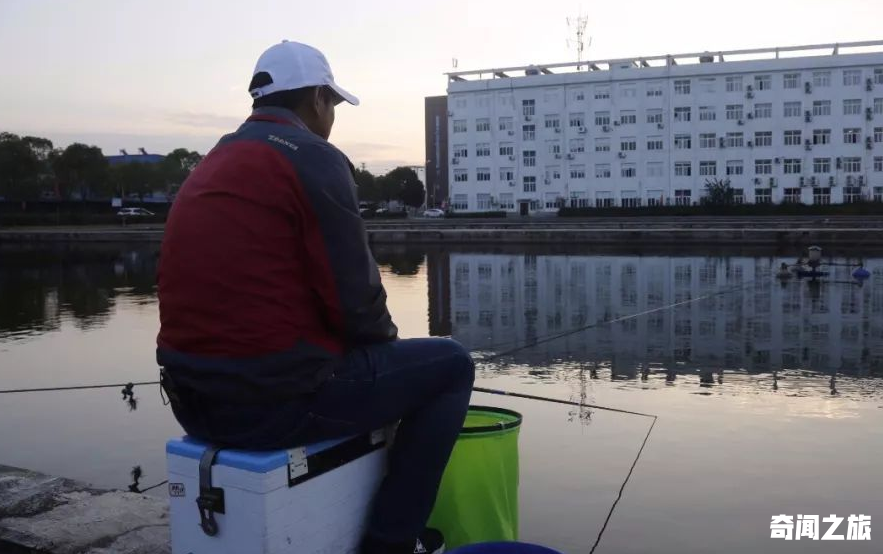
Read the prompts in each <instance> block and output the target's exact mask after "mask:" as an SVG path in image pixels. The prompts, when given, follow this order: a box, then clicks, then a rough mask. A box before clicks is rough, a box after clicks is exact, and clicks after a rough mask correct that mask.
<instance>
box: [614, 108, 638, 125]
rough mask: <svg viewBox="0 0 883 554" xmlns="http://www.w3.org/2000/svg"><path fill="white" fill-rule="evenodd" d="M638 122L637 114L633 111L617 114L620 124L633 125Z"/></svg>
mask: <svg viewBox="0 0 883 554" xmlns="http://www.w3.org/2000/svg"><path fill="white" fill-rule="evenodd" d="M637 122H638V115H637V113H636V112H633V111H625V112H621V113H620V114H619V123H620V124H622V125H634V124H635V123H637Z"/></svg>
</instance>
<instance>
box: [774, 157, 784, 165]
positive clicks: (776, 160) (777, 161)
mask: <svg viewBox="0 0 883 554" xmlns="http://www.w3.org/2000/svg"><path fill="white" fill-rule="evenodd" d="M781 162H782V160H781V159H780V158H773V163H775V164H777V163H781Z"/></svg>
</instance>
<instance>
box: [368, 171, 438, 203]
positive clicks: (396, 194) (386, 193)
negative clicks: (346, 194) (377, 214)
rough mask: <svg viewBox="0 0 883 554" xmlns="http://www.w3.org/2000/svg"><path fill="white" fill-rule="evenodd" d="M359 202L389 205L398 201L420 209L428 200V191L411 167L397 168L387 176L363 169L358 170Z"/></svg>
mask: <svg viewBox="0 0 883 554" xmlns="http://www.w3.org/2000/svg"><path fill="white" fill-rule="evenodd" d="M355 179H356V186H357V187H358V195H359V200H360V201H362V202H369V203H377V204H379V203H383V202H385V203H387V204H389V202H391V201H393V200H397V201H399V202H401V203H403V204H404V205H406V206H411V207H413V208H419V207H420V206H422V205H423V201H424V200H425V199H426V189H424V187H423V183H422V182H421V181H420V179H419V178H418V177H417V172H416V171H414V170H413V169H412V168H410V167H397V168H395V169H393V170H392V171H390V172H389V173H386V174H385V175H374V174H372V173H371V172H370V171H368V170H366V169H364V168H362V169H357V170H356V175H355Z"/></svg>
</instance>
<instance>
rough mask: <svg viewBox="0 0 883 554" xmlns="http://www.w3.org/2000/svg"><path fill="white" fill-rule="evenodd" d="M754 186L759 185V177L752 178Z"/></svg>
mask: <svg viewBox="0 0 883 554" xmlns="http://www.w3.org/2000/svg"><path fill="white" fill-rule="evenodd" d="M754 184H755V185H759V184H760V177H755V178H754Z"/></svg>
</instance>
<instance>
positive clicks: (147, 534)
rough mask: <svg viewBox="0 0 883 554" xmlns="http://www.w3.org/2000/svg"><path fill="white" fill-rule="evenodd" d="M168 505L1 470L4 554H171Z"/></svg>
mask: <svg viewBox="0 0 883 554" xmlns="http://www.w3.org/2000/svg"><path fill="white" fill-rule="evenodd" d="M168 523H169V521H168V502H166V501H165V500H164V499H159V498H153V497H150V496H145V495H143V494H136V493H131V492H122V491H109V490H101V489H95V488H92V487H90V486H89V485H87V484H85V483H80V482H78V481H74V480H71V479H65V478H62V477H51V476H48V475H43V474H41V473H36V472H33V471H28V470H24V469H18V468H14V467H8V466H2V465H0V552H4V553H6V552H10V553H13V554H19V553H39V554H168V553H170V552H171V547H170V545H169V526H168Z"/></svg>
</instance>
